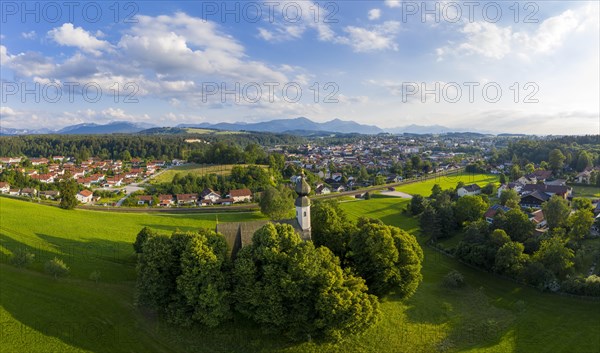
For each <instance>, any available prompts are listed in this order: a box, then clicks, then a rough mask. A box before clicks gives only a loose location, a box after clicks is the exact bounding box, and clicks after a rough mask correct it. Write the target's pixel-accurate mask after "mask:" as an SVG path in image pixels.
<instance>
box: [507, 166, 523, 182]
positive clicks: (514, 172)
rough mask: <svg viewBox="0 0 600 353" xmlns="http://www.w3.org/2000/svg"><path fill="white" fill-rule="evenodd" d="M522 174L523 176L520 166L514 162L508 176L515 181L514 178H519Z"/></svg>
mask: <svg viewBox="0 0 600 353" xmlns="http://www.w3.org/2000/svg"><path fill="white" fill-rule="evenodd" d="M522 176H523V172H521V168H520V167H519V165H518V164H514V165H513V166H512V167H511V168H510V178H511V180H512V181H515V180H517V179H519V178H520V177H522Z"/></svg>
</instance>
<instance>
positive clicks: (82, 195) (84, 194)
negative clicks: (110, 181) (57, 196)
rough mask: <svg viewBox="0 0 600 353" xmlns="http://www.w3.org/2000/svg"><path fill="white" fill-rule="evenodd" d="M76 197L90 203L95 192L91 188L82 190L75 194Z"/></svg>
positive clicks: (82, 201)
mask: <svg viewBox="0 0 600 353" xmlns="http://www.w3.org/2000/svg"><path fill="white" fill-rule="evenodd" d="M75 197H76V198H77V200H78V201H79V202H81V203H90V202H92V199H93V198H94V193H93V192H91V191H90V190H81V191H80V192H78V193H77V195H75Z"/></svg>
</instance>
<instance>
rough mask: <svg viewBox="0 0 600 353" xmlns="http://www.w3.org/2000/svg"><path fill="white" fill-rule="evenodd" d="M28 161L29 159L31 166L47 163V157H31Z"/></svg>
mask: <svg viewBox="0 0 600 353" xmlns="http://www.w3.org/2000/svg"><path fill="white" fill-rule="evenodd" d="M29 161H31V165H33V166H38V165H43V164H48V159H47V158H31V159H30V160H29Z"/></svg>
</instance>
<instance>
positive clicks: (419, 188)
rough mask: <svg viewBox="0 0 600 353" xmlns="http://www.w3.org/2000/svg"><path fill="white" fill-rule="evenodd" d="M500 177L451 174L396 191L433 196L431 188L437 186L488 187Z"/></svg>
mask: <svg viewBox="0 0 600 353" xmlns="http://www.w3.org/2000/svg"><path fill="white" fill-rule="evenodd" d="M499 179H500V178H499V176H497V175H493V174H472V173H467V172H460V173H451V174H446V175H440V176H436V177H435V178H432V179H427V180H424V181H421V182H416V183H411V184H407V185H403V186H398V187H396V190H398V191H402V192H405V193H407V194H411V195H415V194H419V195H423V196H429V195H431V188H432V187H433V186H434V185H435V184H439V185H440V186H441V187H442V189H449V188H454V187H456V184H458V183H459V182H461V181H462V182H463V183H465V185H469V184H477V185H479V186H481V187H483V186H486V185H487V184H489V183H496V184H497V183H498V181H499Z"/></svg>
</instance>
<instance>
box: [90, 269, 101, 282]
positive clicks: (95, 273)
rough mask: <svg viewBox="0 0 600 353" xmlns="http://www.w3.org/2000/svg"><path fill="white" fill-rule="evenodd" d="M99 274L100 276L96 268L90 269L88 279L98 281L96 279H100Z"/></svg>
mask: <svg viewBox="0 0 600 353" xmlns="http://www.w3.org/2000/svg"><path fill="white" fill-rule="evenodd" d="M100 276H101V273H100V271H98V270H96V271H92V273H90V281H94V282H96V283H98V281H99V280H100Z"/></svg>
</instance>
